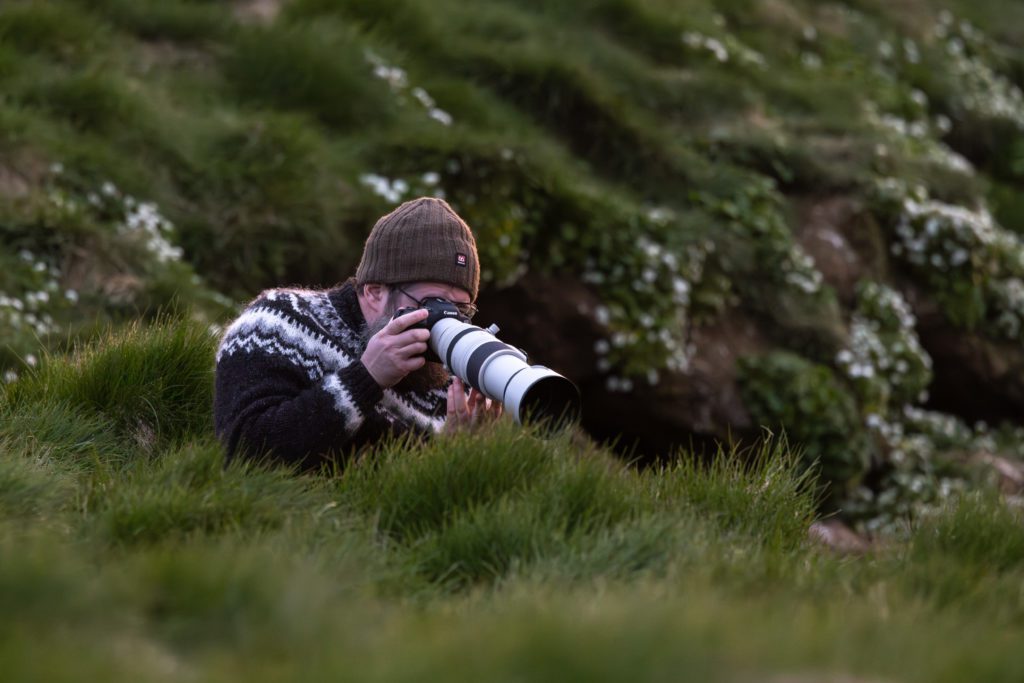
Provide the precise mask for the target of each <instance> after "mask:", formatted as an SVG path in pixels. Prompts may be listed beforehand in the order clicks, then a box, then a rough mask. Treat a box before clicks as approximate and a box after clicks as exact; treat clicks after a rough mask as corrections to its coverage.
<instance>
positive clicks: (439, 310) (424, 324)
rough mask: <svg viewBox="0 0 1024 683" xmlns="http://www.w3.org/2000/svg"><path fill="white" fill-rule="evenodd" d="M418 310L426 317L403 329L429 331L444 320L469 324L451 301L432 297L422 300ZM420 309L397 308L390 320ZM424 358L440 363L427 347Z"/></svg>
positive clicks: (409, 307) (410, 307)
mask: <svg viewBox="0 0 1024 683" xmlns="http://www.w3.org/2000/svg"><path fill="white" fill-rule="evenodd" d="M420 308H425V309H427V317H426V318H424V319H423V320H421V321H419V322H418V323H415V324H413V325H409V327H407V328H405V329H407V330H427V331H429V330H430V329H431V328H432V327H434V324H435V323H437V321H439V320H444V319H446V318H451V319H453V320H458V321H459V322H464V323H465V322H469V319H468V318H466V316H464V315H462V313H460V312H459V309H458V308H457V307H456V306H455V304H453V303H452V302H451V301H448V300H447V299H442V298H440V297H432V296H431V297H427V298H425V299H423V305H422V306H420ZM420 308H413V307H412V306H408V307H405V308H399V309H398V310H397V311H395V314H394V315H393V316H391V319H392V320H394V319H395V318H397V317H399V316H401V315H405V314H406V313H412V312H413V311H418V310H420ZM424 358H426V359H427V360H428V361H430V362H432V363H440V362H442V361H441V359H440V358H438V357H437V354H436V353H434V351H433V349H431V348H430V347H429V345H428V346H427V352H426V354H425V355H424Z"/></svg>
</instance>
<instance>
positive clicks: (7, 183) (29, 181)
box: [0, 152, 46, 199]
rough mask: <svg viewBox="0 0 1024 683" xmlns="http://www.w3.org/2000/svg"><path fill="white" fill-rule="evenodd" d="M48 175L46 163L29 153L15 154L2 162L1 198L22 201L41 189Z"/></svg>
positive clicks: (0, 163)
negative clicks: (44, 177) (33, 191)
mask: <svg viewBox="0 0 1024 683" xmlns="http://www.w3.org/2000/svg"><path fill="white" fill-rule="evenodd" d="M45 175H46V163H45V162H44V161H43V160H42V159H40V158H38V157H35V156H33V155H32V154H30V153H28V152H15V153H13V154H10V156H9V157H8V159H6V160H5V161H2V162H0V197H2V198H4V199H21V198H23V197H26V196H28V195H29V194H31V192H32V190H33V189H34V188H37V187H39V186H40V185H41V184H42V182H43V176H45Z"/></svg>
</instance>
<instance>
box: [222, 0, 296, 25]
mask: <svg viewBox="0 0 1024 683" xmlns="http://www.w3.org/2000/svg"><path fill="white" fill-rule="evenodd" d="M283 5H284V0H238V1H237V2H235V3H234V5H233V6H232V9H233V10H234V14H235V17H236V18H237V19H238V20H239V21H241V22H243V23H249V24H269V23H272V22H273V21H274V20H275V19H277V15H278V14H280V13H281V7H282V6H283Z"/></svg>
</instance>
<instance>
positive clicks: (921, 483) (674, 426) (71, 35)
mask: <svg viewBox="0 0 1024 683" xmlns="http://www.w3.org/2000/svg"><path fill="white" fill-rule="evenodd" d="M1022 34H1024V6H1022V5H1021V4H1020V3H1016V2H1006V1H1000V0H972V1H967V0H963V1H958V0H929V1H925V0H920V1H909V0H908V1H904V2H897V3H891V2H880V1H874V0H851V1H849V2H811V1H809V0H808V1H803V0H717V1H712V0H689V1H687V2H670V1H669V0H576V1H575V2H554V1H550V2H549V1H545V0H529V1H526V2H510V1H507V0H480V1H476V2H461V1H457V0H435V1H432V2H430V3H425V2H417V1H415V0H290V1H284V2H281V1H274V0H262V1H255V0H254V1H241V0H239V1H238V2H227V1H220V2H218V1H213V0H132V1H129V0H46V1H41V0H40V1H37V0H8V1H7V2H4V3H3V5H2V7H0V244H2V245H3V248H2V249H0V260H2V266H3V267H2V268H0V330H2V332H0V333H2V336H3V340H4V344H3V348H2V349H0V366H2V369H0V372H3V373H4V380H5V381H6V382H8V383H10V382H15V381H16V379H17V378H18V377H19V376H20V375H21V374H23V373H25V372H26V371H29V370H30V369H31V368H32V367H33V366H36V365H37V364H38V363H40V362H41V358H42V356H43V352H44V351H45V350H50V351H57V352H60V351H62V350H66V349H67V348H70V347H71V346H73V345H74V344H75V343H76V342H78V341H83V340H88V339H91V338H94V337H95V336H96V335H97V334H98V333H99V332H100V331H101V330H104V329H106V328H107V327H108V326H109V325H111V324H113V325H115V326H116V325H121V324H124V323H126V322H128V321H131V320H135V319H138V318H142V319H150V320H151V319H152V318H153V317H154V316H156V315H157V313H158V312H162V313H163V314H164V315H169V316H172V317H178V318H180V319H186V318H187V319H194V320H197V321H199V322H200V323H201V324H202V325H206V326H209V328H210V331H211V334H214V335H215V334H217V332H218V330H219V329H220V326H221V325H223V324H224V323H225V322H226V321H227V320H229V319H230V318H231V316H232V315H234V314H235V313H236V312H237V310H238V308H239V306H240V305H242V304H243V303H244V302H245V301H247V300H248V299H250V298H252V297H253V296H255V294H256V293H258V292H259V291H260V290H261V289H263V288H266V287H271V286H275V285H284V284H305V285H312V286H330V285H332V284H334V283H336V282H339V281H340V280H342V279H344V278H345V277H346V276H348V275H349V274H350V273H352V272H353V270H354V267H355V265H356V263H357V261H358V258H359V254H360V251H361V246H362V241H363V240H364V239H365V236H366V234H367V233H368V230H369V228H370V226H372V224H373V222H374V221H375V219H376V218H377V217H378V216H380V215H381V214H383V213H385V212H386V211H388V210H389V209H390V208H391V207H393V206H394V205H395V204H396V203H398V202H400V201H402V200H404V199H407V198H411V197H415V196H419V195H423V194H429V195H435V196H440V197H444V198H446V199H447V200H448V201H450V202H451V203H452V204H453V206H454V207H455V208H456V210H458V211H459V212H460V213H461V214H462V215H463V216H464V217H465V218H466V219H467V221H468V222H469V223H470V225H471V226H472V227H473V229H474V230H475V232H476V233H477V236H478V241H479V244H480V248H481V252H482V262H483V265H484V272H483V279H484V288H483V292H482V295H481V301H480V303H481V308H482V310H483V314H482V317H486V318H487V319H488V322H489V321H490V320H494V321H496V322H498V323H499V324H501V325H502V326H503V327H504V328H506V333H507V334H508V336H509V338H510V339H511V340H512V341H515V342H516V343H519V344H520V345H522V346H524V347H526V348H527V349H528V350H531V351H534V352H536V353H537V354H538V359H539V360H540V361H542V362H546V363H548V364H550V365H552V366H554V367H556V368H557V369H560V370H562V371H563V372H565V373H566V374H568V375H570V376H571V377H572V378H573V379H574V380H575V381H577V382H578V383H579V384H580V385H581V387H582V388H583V390H584V394H585V406H586V408H585V409H586V414H585V420H584V427H585V428H587V429H588V431H590V433H591V434H592V435H594V436H596V437H598V438H599V439H606V440H609V441H612V440H614V441H615V442H616V443H617V444H618V445H619V447H620V450H621V451H622V452H623V453H624V454H627V455H626V457H639V458H640V459H641V460H642V461H644V462H648V463H649V462H653V461H655V460H657V459H664V458H665V457H670V456H671V454H672V453H674V452H675V450H676V449H678V448H679V447H680V446H685V445H688V444H693V443H711V442H712V440H716V439H727V438H730V437H736V438H740V437H741V438H744V439H748V440H749V439H750V438H755V437H756V436H757V435H758V434H759V430H760V428H761V427H762V426H765V427H768V428H770V429H772V430H774V431H778V430H779V429H785V430H786V431H787V433H788V435H789V437H790V439H791V440H792V441H793V442H794V443H797V444H800V445H801V446H802V448H803V453H804V458H805V462H807V463H812V462H818V463H820V472H821V481H822V485H823V491H824V492H825V493H824V495H825V503H823V505H824V507H825V508H826V509H828V510H830V511H833V510H837V509H838V510H842V511H843V514H844V515H845V516H846V518H847V519H848V520H850V521H851V522H854V523H857V524H859V525H861V527H862V528H863V529H867V530H881V529H886V528H891V527H893V526H894V525H898V524H899V523H900V521H901V520H905V519H906V518H907V516H908V515H911V514H913V513H914V512H915V511H920V510H925V509H927V508H928V506H932V505H935V504H938V503H940V502H941V501H942V500H943V498H944V497H946V496H948V495H951V494H953V493H955V492H957V491H961V490H964V489H967V488H974V487H978V486H981V487H992V486H1003V487H1004V488H1006V487H1009V488H1010V489H1012V490H1011V491H1010V492H1011V493H1019V491H1018V490H1017V489H1014V488H1013V487H1014V486H1018V487H1019V485H1020V482H1021V481H1024V474H1022V470H1021V467H1020V458H1021V455H1022V452H1024V432H1022V431H1021V415H1024V347H1022V344H1021V341H1022V338H1024V328H1022V323H1024V243H1022V242H1021V239H1022V238H1021V232H1024V194H1022V192H1021V189H1022V188H1024V96H1022V92H1021V86H1022V84H1024V52H1022V51H1021V49H1020V46H1021V45H1022V40H1024V35H1022ZM712 450H713V449H712ZM993 463H996V465H993Z"/></svg>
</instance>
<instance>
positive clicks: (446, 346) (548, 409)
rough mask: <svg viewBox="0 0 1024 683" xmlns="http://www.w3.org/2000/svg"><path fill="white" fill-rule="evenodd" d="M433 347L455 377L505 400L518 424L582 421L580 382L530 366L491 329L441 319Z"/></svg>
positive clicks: (432, 334)
mask: <svg viewBox="0 0 1024 683" xmlns="http://www.w3.org/2000/svg"><path fill="white" fill-rule="evenodd" d="M430 345H431V349H432V350H433V351H434V353H436V354H437V356H438V358H440V359H441V361H442V362H443V363H444V364H445V366H446V367H447V368H448V369H449V370H450V371H451V372H452V373H454V374H455V375H456V376H458V377H459V378H460V379H462V381H464V382H466V383H467V384H469V385H470V386H472V387H474V388H475V389H478V390H479V391H482V392H483V393H484V395H485V396H487V397H488V398H490V399H492V400H495V401H500V402H501V403H502V404H503V405H504V406H505V410H506V412H508V413H509V414H511V415H512V416H513V417H514V418H515V420H516V422H519V423H523V422H524V421H526V420H531V419H532V420H544V421H547V422H549V423H551V424H554V425H562V424H567V423H569V422H573V421H575V420H577V419H578V418H579V414H580V408H581V406H580V395H579V390H578V389H577V388H576V385H575V384H573V383H572V382H571V381H569V380H568V379H566V378H565V377H563V376H562V375H560V374H558V373H557V372H555V371H554V370H551V369H550V368H546V367H544V366H542V365H530V364H529V363H528V362H527V359H526V355H525V354H524V353H523V352H522V351H520V350H519V349H517V348H515V347H514V346H510V345H508V344H506V343H505V342H503V341H500V340H499V339H498V338H497V337H495V336H494V335H493V334H491V333H490V332H489V331H487V330H483V329H481V328H479V327H476V326H475V325H469V324H467V323H463V322H459V321H458V320H454V319H451V318H448V319H443V320H439V321H438V322H437V323H435V324H434V326H433V328H431V330H430Z"/></svg>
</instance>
